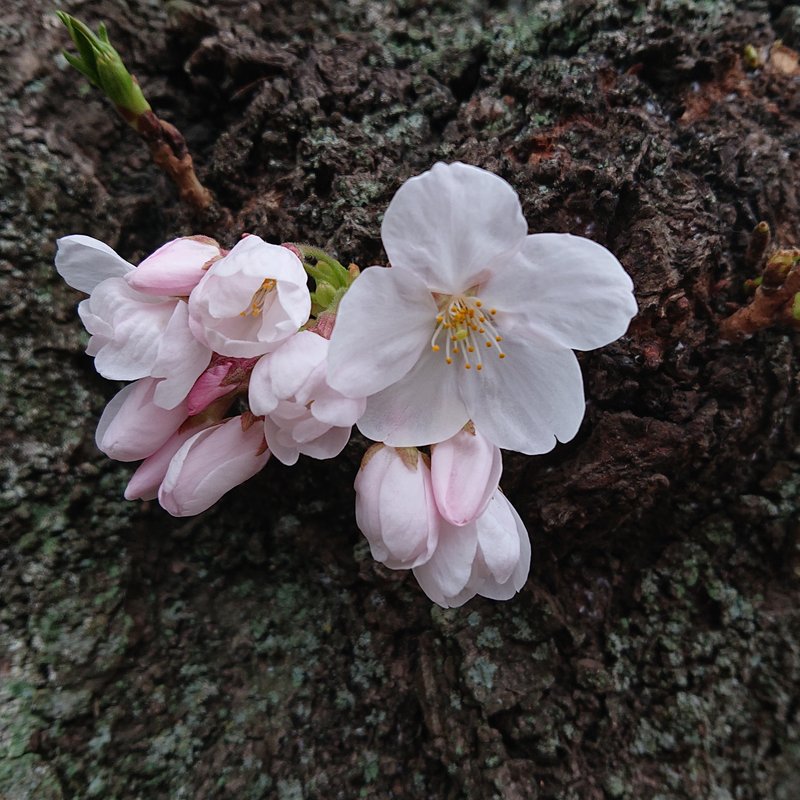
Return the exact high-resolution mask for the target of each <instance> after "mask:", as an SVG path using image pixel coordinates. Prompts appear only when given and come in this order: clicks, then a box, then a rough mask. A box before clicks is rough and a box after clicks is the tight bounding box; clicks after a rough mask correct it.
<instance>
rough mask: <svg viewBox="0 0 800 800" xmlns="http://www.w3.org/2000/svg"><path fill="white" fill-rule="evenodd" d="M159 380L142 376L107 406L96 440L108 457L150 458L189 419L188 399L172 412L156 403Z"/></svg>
mask: <svg viewBox="0 0 800 800" xmlns="http://www.w3.org/2000/svg"><path fill="white" fill-rule="evenodd" d="M158 383H159V381H157V380H156V379H155V378H142V379H141V380H138V381H136V382H134V383H130V384H128V385H127V386H126V387H125V388H124V389H122V391H120V392H118V393H117V394H116V395H115V396H114V397H113V398H112V399H111V402H109V404H108V405H107V406H106V408H105V411H103V414H102V416H101V417H100V422H99V424H98V426H97V434H96V435H95V441H96V442H97V446H98V448H99V449H100V450H102V451H103V452H104V453H105V454H106V455H107V456H109V457H110V458H115V459H117V461H139V460H140V459H142V458H147V457H148V456H150V455H152V454H153V453H155V452H156V450H158V449H159V448H160V447H161V446H162V445H163V444H164V443H165V442H166V441H167V440H168V439H169V438H170V437H171V436H172V434H174V433H175V431H176V430H177V429H178V428H179V427H180V425H181V423H182V422H183V421H184V420H185V419H186V417H187V415H188V412H187V410H186V403H185V402H183V403H180V404H179V405H177V406H176V407H175V408H173V409H170V410H169V411H168V410H167V409H164V408H161V407H160V406H157V405H156V404H155V403H154V402H153V396H154V394H155V392H156V387H157V385H158Z"/></svg>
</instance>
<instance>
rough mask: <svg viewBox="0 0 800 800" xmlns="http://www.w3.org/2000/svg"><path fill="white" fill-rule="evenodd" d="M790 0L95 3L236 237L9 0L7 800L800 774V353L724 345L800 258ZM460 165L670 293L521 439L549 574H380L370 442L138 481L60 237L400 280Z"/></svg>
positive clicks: (59, 35) (45, 7)
mask: <svg viewBox="0 0 800 800" xmlns="http://www.w3.org/2000/svg"><path fill="white" fill-rule="evenodd" d="M783 5H784V4H782V3H771V4H770V3H767V2H750V3H736V2H732V1H730V0H719V2H708V0H660V1H659V0H648V2H644V1H643V2H621V3H616V2H607V1H606V0H600V1H599V2H593V3H589V2H581V1H579V0H573V1H570V0H563V2H559V1H558V0H548V1H546V2H545V1H542V2H533V1H531V2H522V0H520V1H519V2H511V1H509V2H500V1H499V0H498V2H477V0H433V2H423V0H392V1H391V2H379V0H350V2H344V0H338V1H335V0H327V1H326V0H295V2H289V0H282V2H270V0H260V1H259V0H253V2H247V3H245V2H238V1H237V2H233V0H219V2H209V3H206V4H200V5H189V4H188V3H185V2H174V3H171V4H168V5H167V6H166V7H164V6H162V5H161V4H160V3H153V2H147V1H146V0H135V1H133V0H132V2H130V3H120V2H115V0H89V1H88V2H84V3H81V4H74V6H69V5H68V6H67V9H66V10H69V11H72V12H74V13H77V14H79V15H80V16H81V17H82V18H83V19H85V20H86V21H87V22H90V23H96V22H97V21H99V20H101V19H105V21H106V22H107V23H108V27H109V30H110V32H111V36H112V41H113V42H114V43H115V45H116V46H117V47H118V49H119V50H120V52H122V53H123V54H124V55H125V58H126V60H127V61H128V63H129V65H130V66H131V68H132V70H133V71H134V72H135V74H136V75H137V77H138V78H139V80H140V82H141V83H142V86H143V88H144V90H145V93H146V95H147V97H148V99H149V100H150V101H151V103H152V104H153V107H154V108H155V109H156V111H157V113H158V114H159V115H161V116H164V117H165V118H166V119H169V120H170V121H172V122H174V123H175V124H176V125H178V126H179V127H180V129H181V130H182V131H183V133H184V134H185V135H186V137H187V140H188V142H189V144H190V147H191V148H192V151H193V153H194V155H195V159H196V163H197V166H198V169H199V172H200V175H201V178H202V180H203V181H204V183H206V184H207V185H208V186H209V187H210V188H211V189H212V190H213V191H214V193H215V194H216V196H217V197H218V198H219V199H220V200H221V201H222V202H223V204H225V205H227V206H228V207H229V208H230V209H231V210H232V212H233V213H234V215H235V217H236V224H235V227H234V228H233V229H228V230H208V229H206V230H203V231H199V230H197V229H196V222H194V221H193V220H192V219H191V216H190V213H189V212H188V211H187V210H186V209H184V208H183V207H181V206H180V204H179V202H178V201H177V198H176V196H175V192H174V189H173V187H172V186H171V185H169V184H168V182H167V181H166V179H165V178H163V176H162V175H161V174H160V173H159V171H158V170H157V169H156V168H155V167H154V166H153V165H152V164H151V163H150V162H149V161H148V155H147V152H146V150H144V148H143V147H142V146H141V143H140V142H139V141H138V140H137V139H136V137H135V136H134V135H132V134H131V133H130V131H129V130H127V128H126V126H125V125H124V123H122V122H121V121H120V120H118V119H116V118H115V116H114V114H113V112H112V111H111V109H110V108H109V107H108V106H107V104H105V103H104V102H103V101H102V100H101V99H100V98H98V96H97V95H96V93H95V92H94V91H93V90H92V91H90V90H89V89H88V87H86V86H84V85H83V83H82V81H81V80H80V79H79V78H78V76H77V75H76V74H75V73H73V72H71V71H70V70H69V69H68V68H67V66H66V64H65V62H64V61H63V60H62V58H61V57H60V56H59V55H58V52H59V50H60V48H62V47H64V46H65V45H66V35H65V33H64V32H63V31H62V30H60V28H59V25H58V23H57V21H56V19H55V17H54V16H52V14H51V7H50V3H49V2H45V0H27V1H26V2H24V3H23V2H21V0H7V2H5V3H4V14H3V19H2V21H1V22H0V56H1V57H2V64H1V66H2V83H3V91H2V97H0V270H1V271H0V276H1V277H0V280H2V286H3V290H2V303H0V313H2V326H3V337H4V345H3V348H2V353H1V354H0V358H1V359H2V361H1V362H0V369H2V378H1V380H2V391H1V392H0V409H2V415H3V419H4V420H5V424H4V426H3V430H2V433H0V436H2V441H3V453H2V476H3V485H2V494H0V504H1V505H0V508H1V509H2V515H3V529H2V539H0V544H2V548H3V549H2V553H1V554H0V559H1V560H0V569H1V571H0V595H1V596H2V603H0V796H1V797H3V798H4V800H23V799H24V798H35V800H56V799H58V800H61V799H62V798H63V799H66V798H70V799H71V800H72V799H74V800H77V799H78V798H81V800H83V798H104V799H107V800H112V798H116V799H118V800H123V799H127V798H147V800H154V799H155V798H214V799H215V800H216V798H220V800H222V799H226V800H227V799H230V800H249V799H250V798H272V797H275V798H279V800H300V798H308V800H312V799H319V800H331V799H332V798H345V799H347V800H349V798H354V797H368V798H426V797H431V798H448V799H452V800H456V798H472V799H473V800H487V798H503V799H504V800H511V799H512V798H520V799H522V798H559V799H564V800H566V799H567V798H574V799H575V800H578V799H581V800H583V799H584V798H589V800H594V799H595V798H624V799H627V800H641V798H661V799H662V800H665V799H666V798H709V799H712V798H713V800H732V799H733V798H736V799H737V800H738V799H739V798H741V799H745V798H776V799H777V798H782V799H783V800H789V799H790V798H796V797H798V796H799V795H800V717H799V714H800V710H799V705H798V687H799V686H800V606H799V605H798V599H799V598H800V520H799V519H798V502H797V501H798V494H800V450H798V424H797V423H798V374H797V368H798V361H797V352H796V350H797V348H796V345H797V341H798V340H797V334H789V333H785V332H782V331H780V330H767V331H764V332H761V333H759V334H758V335H757V336H755V337H753V338H751V339H749V340H747V341H745V342H743V343H738V344H725V343H723V342H722V341H721V340H720V337H719V335H718V327H719V323H720V321H721V319H723V318H724V317H726V316H727V315H728V314H730V313H731V311H732V310H734V309H735V308H737V307H738V306H739V305H741V304H742V303H743V302H746V294H745V292H744V290H743V284H744V281H745V280H746V279H747V278H751V277H754V276H753V275H752V274H751V270H749V269H748V268H747V267H746V265H745V263H744V254H745V250H746V247H747V233H748V231H750V230H751V229H752V228H753V226H754V224H755V223H756V222H757V221H758V220H760V219H765V220H767V221H769V223H770V225H771V227H772V230H773V233H774V238H775V242H776V244H778V245H780V246H796V245H798V244H799V243H800V242H798V238H800V237H798V221H799V220H800V195H799V193H798V186H799V185H800V155H799V152H800V93H798V80H800V79H799V78H798V76H797V75H796V74H793V73H792V67H791V57H789V59H788V61H787V60H786V59H779V60H775V59H773V60H772V61H770V60H769V59H768V56H767V53H768V48H769V47H770V45H772V44H773V43H774V41H775V39H776V37H778V36H779V35H780V36H782V37H783V40H784V42H785V44H786V45H787V46H788V47H795V48H796V47H798V45H800V9H799V8H797V7H791V8H789V9H788V10H785V11H783V9H782V6H783ZM782 11H783V13H781V12H782ZM748 44H750V45H753V46H754V47H755V48H756V50H757V52H758V53H760V57H761V60H762V61H766V63H765V64H764V65H763V66H759V65H758V63H756V62H754V61H753V59H752V58H749V59H748V61H749V62H750V63H749V64H748V63H747V62H746V61H745V59H743V57H742V54H743V51H744V48H745V45H748ZM795 63H796V62H795ZM439 159H443V160H456V159H460V160H463V161H467V162H471V163H475V164H478V165H481V166H484V167H487V168H489V169H491V170H494V171H496V172H498V173H499V174H501V175H503V176H505V177H506V178H507V179H508V180H509V181H510V182H511V183H512V184H513V186H514V187H515V188H516V189H517V190H518V191H519V193H520V196H521V198H522V202H523V205H524V211H525V214H526V216H527V219H528V220H529V223H530V226H531V230H532V231H534V232H535V231H547V230H557V231H569V232H572V233H576V234H581V235H585V236H590V237H591V238H593V239H596V240H597V241H600V242H602V243H603V244H605V245H607V246H608V247H609V248H611V249H612V250H613V251H614V252H615V253H616V254H617V255H618V256H619V258H620V259H621V260H622V262H623V263H624V264H625V266H626V267H627V268H628V270H629V271H630V272H631V274H632V276H633V278H634V281H635V283H636V287H637V296H638V299H639V302H640V307H641V313H640V315H639V317H638V318H637V319H636V320H635V321H634V323H633V325H632V327H631V330H630V333H629V335H628V336H627V337H625V338H623V339H622V340H620V341H619V342H618V343H617V344H615V345H612V346H610V347H607V348H605V349H603V350H601V351H598V352H593V353H588V354H584V355H582V356H581V361H582V365H583V370H584V376H585V383H586V389H587V397H588V410H587V415H586V420H585V423H584V425H583V427H582V429H581V432H580V434H579V436H578V437H577V439H576V440H575V441H574V442H572V443H570V444H569V445H567V446H560V447H558V448H557V449H556V450H555V451H554V452H553V453H552V454H550V455H548V456H543V457H539V458H530V459H527V458H522V457H518V458H511V457H509V458H507V459H506V464H507V468H506V474H505V477H504V487H505V489H506V491H507V493H508V495H509V496H510V498H511V499H512V501H513V502H514V503H515V505H516V506H517V508H518V509H519V510H520V512H521V514H522V516H523V518H524V519H525V521H526V523H527V524H528V526H529V529H530V532H531V534H532V539H533V544H534V563H533V567H532V572H531V576H530V579H529V581H528V584H527V586H526V588H525V589H524V591H523V592H522V593H521V594H520V595H519V596H518V597H517V598H516V599H515V600H513V601H511V602H507V603H492V602H488V601H483V600H480V599H478V600H476V601H474V602H472V603H470V604H469V605H467V606H466V607H465V608H463V609H459V610H452V611H447V612H443V611H441V610H440V609H437V608H432V607H431V604H430V603H429V602H428V601H427V600H426V598H425V597H424V596H423V595H422V593H421V592H420V591H419V589H418V588H417V586H416V585H415V583H414V581H413V578H412V577H411V576H410V575H407V574H402V573H391V572H389V571H387V570H384V569H382V568H380V567H377V566H376V565H375V564H374V563H373V562H372V560H371V559H370V557H369V553H368V549H367V547H366V545H365V542H364V541H362V537H361V536H360V534H359V533H358V531H357V530H356V528H355V524H354V518H353V512H352V502H353V498H352V494H351V488H350V487H351V483H352V479H353V475H354V473H355V470H356V468H357V465H358V462H359V458H360V453H361V451H362V450H363V447H364V442H363V441H359V440H355V441H354V442H353V443H351V445H350V446H349V448H348V450H347V451H346V453H345V457H344V458H343V459H339V460H337V461H336V462H327V463H324V462H323V463H317V462H313V463H312V462H310V461H304V462H303V463H301V464H300V465H299V466H298V467H295V468H293V469H291V470H288V469H285V468H282V467H281V466H280V465H278V464H270V465H269V466H268V468H267V469H266V470H265V471H264V472H263V473H262V474H261V475H260V476H258V477H257V478H256V479H255V480H253V481H251V482H250V483H249V484H247V485H246V486H243V487H241V488H239V489H238V490H236V491H234V492H232V493H231V494H230V495H229V496H228V497H226V498H225V499H224V500H223V501H222V502H221V503H220V504H219V505H218V507H216V508H215V509H214V510H213V511H211V512H209V513H207V514H205V515H203V516H201V517H200V518H197V519H189V520H173V519H171V518H169V517H168V516H167V515H166V514H165V513H163V512H162V511H161V510H160V509H159V508H157V507H152V506H143V505H137V504H131V503H126V502H124V501H122V499H121V495H122V490H123V487H124V485H125V483H126V480H127V477H128V476H129V474H130V472H131V468H130V466H128V465H120V464H115V463H112V462H110V461H108V460H106V459H105V458H104V457H103V456H101V455H100V454H99V453H98V452H97V450H96V449H95V447H94V444H93V429H94V426H95V423H96V420H97V418H98V415H99V413H100V411H101V409H102V406H103V404H104V402H105V401H106V400H107V399H108V398H109V397H110V396H111V395H112V393H113V392H114V391H115V387H114V386H112V385H110V384H109V383H107V382H104V381H103V380H101V379H99V378H98V377H97V376H96V375H95V374H94V372H93V368H92V363H91V360H90V359H89V358H87V357H86V356H85V355H84V354H83V352H82V351H83V347H84V345H85V337H84V336H83V334H82V333H81V332H80V329H79V324H78V322H77V319H76V316H75V313H74V309H75V303H76V300H77V299H78V297H77V294H76V293H74V292H72V291H71V290H70V289H68V288H67V287H66V286H64V285H63V284H62V283H61V281H60V280H59V278H58V277H57V275H56V274H55V271H54V270H53V268H52V258H53V253H54V244H53V243H54V240H55V238H56V237H58V236H59V235H64V234H67V233H77V232H81V233H87V234H90V235H93V236H96V237H98V238H101V239H103V240H104V241H108V242H109V243H110V244H112V245H113V246H115V247H116V248H117V249H118V250H119V252H120V253H121V254H122V255H124V256H125V257H126V258H129V259H130V260H132V261H134V262H135V261H136V260H137V259H138V258H140V257H142V256H143V255H145V254H146V253H147V252H148V251H150V250H152V249H154V248H155V247H156V246H158V245H159V244H161V243H162V242H164V241H166V240H167V239H168V238H171V237H173V236H175V235H180V234H188V233H193V232H197V233H200V232H202V233H209V234H214V235H216V236H218V237H220V238H221V241H222V242H223V243H224V244H226V245H227V246H230V245H232V244H233V243H234V242H235V241H236V239H237V237H238V235H239V234H240V233H241V231H244V230H248V231H252V232H255V233H258V234H260V235H262V236H264V237H265V238H267V239H268V240H271V241H275V242H279V241H285V240H299V241H310V242H313V243H315V244H319V245H321V246H323V247H326V248H328V249H330V250H331V251H332V252H334V253H336V254H337V255H339V256H340V257H341V258H343V259H352V260H354V261H356V262H357V263H359V264H361V265H368V264H370V263H375V262H378V263H380V262H381V261H382V260H383V259H384V258H385V256H384V255H383V254H382V251H381V243H380V238H379V224H380V214H381V211H382V210H383V209H384V208H385V206H386V204H387V203H388V201H389V199H390V198H391V196H392V194H393V193H394V191H395V190H396V189H397V187H398V186H399V185H400V183H401V182H402V181H403V180H405V179H406V178H407V177H409V176H410V175H413V174H416V173H418V172H420V171H422V170H424V169H426V168H428V167H429V166H430V165H431V164H432V163H433V162H435V161H436V160H439Z"/></svg>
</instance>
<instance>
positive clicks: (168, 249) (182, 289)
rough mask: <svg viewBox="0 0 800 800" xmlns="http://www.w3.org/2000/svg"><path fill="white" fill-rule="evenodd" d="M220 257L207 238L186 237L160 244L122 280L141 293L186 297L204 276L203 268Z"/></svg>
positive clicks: (219, 252)
mask: <svg viewBox="0 0 800 800" xmlns="http://www.w3.org/2000/svg"><path fill="white" fill-rule="evenodd" d="M220 254H221V250H220V247H219V245H218V244H217V243H216V242H215V241H214V240H213V239H209V238H208V237H206V236H185V237H183V238H181V239H173V240H172V241H171V242H167V243H166V244H165V245H162V246H161V247H160V248H159V249H158V250H156V251H155V253H153V254H152V255H150V256H148V257H147V258H146V259H145V260H144V261H142V263H141V264H139V266H138V267H137V268H136V269H135V270H133V271H131V272H129V273H128V274H127V275H126V276H125V280H127V281H128V283H129V284H130V285H131V286H133V288H134V289H137V290H138V291H140V292H143V293H144V294H157V295H176V296H177V295H188V294H189V293H190V292H191V291H192V289H194V287H195V286H197V284H198V283H199V282H200V279H201V278H202V277H203V276H204V275H205V269H204V267H205V266H206V265H207V264H208V263H209V262H210V261H212V260H213V259H215V258H218V257H219V256H220Z"/></svg>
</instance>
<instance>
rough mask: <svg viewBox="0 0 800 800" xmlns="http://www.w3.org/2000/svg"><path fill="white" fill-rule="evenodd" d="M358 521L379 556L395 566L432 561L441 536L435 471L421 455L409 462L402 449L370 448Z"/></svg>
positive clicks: (361, 477) (358, 485)
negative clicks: (433, 483)
mask: <svg viewBox="0 0 800 800" xmlns="http://www.w3.org/2000/svg"><path fill="white" fill-rule="evenodd" d="M355 490H356V522H357V524H358V527H359V528H360V530H361V532H362V533H363V534H364V536H366V538H367V541H368V542H369V544H370V550H371V551H372V555H373V558H375V560H376V561H380V562H381V563H382V564H384V565H385V566H387V567H389V568H390V569H409V568H412V567H415V566H418V565H419V564H422V563H424V562H425V561H427V560H428V559H429V558H430V557H431V555H432V553H433V552H434V549H435V548H436V543H437V540H438V534H439V525H440V518H439V515H438V513H437V511H436V504H435V503H434V501H433V492H432V489H431V485H430V471H429V469H428V467H427V466H426V464H425V462H424V461H423V460H422V458H421V457H420V456H419V454H417V460H416V466H409V464H407V463H406V462H405V461H404V460H403V458H401V456H400V455H399V454H398V452H397V451H396V450H394V449H393V448H389V447H380V448H377V449H375V450H372V451H368V453H367V456H366V457H365V459H364V463H363V464H362V467H361V469H360V470H359V472H358V475H357V476H356V481H355Z"/></svg>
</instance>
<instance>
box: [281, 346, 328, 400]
mask: <svg viewBox="0 0 800 800" xmlns="http://www.w3.org/2000/svg"><path fill="white" fill-rule="evenodd" d="M327 353H328V340H327V339H323V338H322V337H321V336H319V335H318V334H316V333H312V332H311V331H300V332H299V333H297V334H295V335H294V336H292V337H290V338H289V339H287V340H286V341H285V342H284V343H283V344H282V345H281V346H280V347H279V348H278V349H277V350H276V351H275V352H274V353H271V354H270V355H268V356H267V357H266V358H267V359H269V365H270V366H269V371H270V380H271V381H272V387H273V391H274V392H275V394H276V395H277V396H278V397H284V398H288V397H293V396H294V395H296V394H297V393H298V392H299V391H300V388H301V387H302V386H303V384H304V383H305V382H306V381H307V380H308V377H309V375H311V373H312V372H313V371H314V370H315V369H316V367H317V366H319V364H321V363H322V362H323V361H324V360H325V356H326V355H327Z"/></svg>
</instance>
